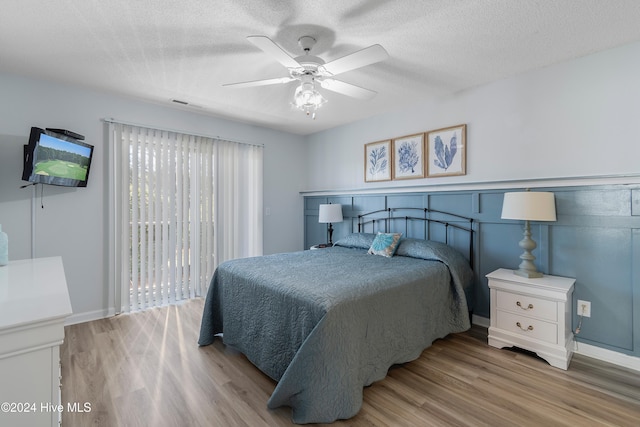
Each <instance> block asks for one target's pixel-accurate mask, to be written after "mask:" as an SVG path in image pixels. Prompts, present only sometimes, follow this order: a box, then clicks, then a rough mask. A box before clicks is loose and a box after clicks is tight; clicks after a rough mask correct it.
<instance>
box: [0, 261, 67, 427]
mask: <svg viewBox="0 0 640 427" xmlns="http://www.w3.org/2000/svg"><path fill="white" fill-rule="evenodd" d="M69 315H71V302H70V301H69V291H68V289H67V281H66V279H65V275H64V267H63V266H62V258H60V257H53V258H37V259H27V260H20V261H10V262H9V264H8V265H6V266H4V267H0V378H2V381H1V382H0V402H1V403H2V404H3V408H2V412H0V425H6V426H57V425H58V424H59V422H60V415H61V413H62V412H63V411H65V410H66V409H67V408H66V407H63V406H61V405H62V402H61V396H60V344H62V342H63V340H64V321H65V319H66V318H67V317H68V316H69Z"/></svg>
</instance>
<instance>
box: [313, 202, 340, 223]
mask: <svg viewBox="0 0 640 427" xmlns="http://www.w3.org/2000/svg"><path fill="white" fill-rule="evenodd" d="M318 222H322V223H327V222H342V205H340V204H328V205H320V211H319V212H318Z"/></svg>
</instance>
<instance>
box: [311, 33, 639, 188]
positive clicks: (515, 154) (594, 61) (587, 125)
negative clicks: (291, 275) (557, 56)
mask: <svg viewBox="0 0 640 427" xmlns="http://www.w3.org/2000/svg"><path fill="white" fill-rule="evenodd" d="M639 76H640V43H635V44H631V45H627V46H623V47H620V48H616V49H612V50H609V51H605V52H601V53H597V54H593V55H590V56H587V57H583V58H580V59H577V60H573V61H570V62H566V63H562V64H557V65H554V66H550V67H547V68H545V69H541V70H536V71H532V72H529V73H527V74H524V75H521V76H518V77H515V78H511V79H508V80H503V81H499V82H496V83H492V84H487V85H484V86H481V87H477V88H474V89H471V90H467V91H464V92H460V93H458V94H456V95H454V96H451V97H449V98H446V99H440V100H435V101H430V102H424V103H422V104H419V105H415V106H413V107H411V108H404V109H401V110H398V111H396V112H394V113H392V114H386V115H382V116H379V117H374V118H371V119H367V120H361V121H359V122H356V123H352V124H349V125H345V126H342V127H339V128H334V129H332V130H329V131H325V132H320V133H317V134H314V135H311V136H310V137H308V143H309V151H308V155H309V160H308V163H309V164H308V168H307V169H308V184H309V187H308V188H307V190H308V191H310V192H314V191H323V190H326V191H335V190H350V191H353V190H359V189H371V188H388V187H400V186H402V187H406V186H427V187H428V186H432V185H433V186H436V185H439V184H454V183H463V184H464V183H481V182H491V181H509V180H530V179H538V178H559V177H584V176H589V177H595V176H607V175H635V176H636V177H637V176H639V174H640V161H639V160H638V159H640V136H639V135H640V132H639V131H638V119H639V114H640V77H639ZM462 123H466V124H467V140H468V144H467V175H466V176H458V177H440V178H425V179H417V180H403V181H392V182H384V183H379V182H378V183H365V182H364V166H363V163H364V144H366V143H368V142H374V141H379V140H384V139H389V138H394V137H399V136H403V135H409V134H413V133H418V132H422V131H427V130H433V129H438V128H443V127H448V126H453V125H458V124H462Z"/></svg>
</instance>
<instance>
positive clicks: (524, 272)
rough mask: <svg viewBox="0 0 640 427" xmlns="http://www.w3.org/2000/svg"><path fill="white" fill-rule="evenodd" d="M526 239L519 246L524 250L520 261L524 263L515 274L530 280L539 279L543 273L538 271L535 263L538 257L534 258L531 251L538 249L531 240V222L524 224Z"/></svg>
mask: <svg viewBox="0 0 640 427" xmlns="http://www.w3.org/2000/svg"><path fill="white" fill-rule="evenodd" d="M523 234H524V238H523V239H522V240H521V241H520V244H519V246H520V247H521V248H522V249H524V252H523V253H522V255H520V259H521V260H522V262H521V263H520V265H519V266H518V269H517V270H514V273H515V274H517V275H518V276H521V277H526V278H528V279H538V278H540V277H542V276H543V274H542V273H540V272H539V271H538V269H537V268H536V265H535V264H534V263H533V261H535V260H536V257H535V256H533V254H532V253H531V251H533V250H534V249H535V248H536V246H537V245H536V242H535V241H534V240H533V239H532V238H531V226H530V225H529V221H525V222H524V233H523Z"/></svg>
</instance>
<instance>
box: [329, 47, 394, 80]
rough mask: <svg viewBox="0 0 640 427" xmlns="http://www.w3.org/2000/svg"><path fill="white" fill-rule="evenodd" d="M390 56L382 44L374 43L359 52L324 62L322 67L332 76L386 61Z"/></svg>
mask: <svg viewBox="0 0 640 427" xmlns="http://www.w3.org/2000/svg"><path fill="white" fill-rule="evenodd" d="M388 57H389V54H388V53H387V51H386V50H384V48H383V47H382V46H380V45H379V44H374V45H373V46H369V47H365V48H364V49H361V50H359V51H357V52H354V53H352V54H349V55H347V56H343V57H342V58H338V59H335V60H333V61H331V62H328V63H326V64H324V65H323V66H322V68H324V71H326V72H328V73H329V74H331V75H332V76H337V75H338V74H341V73H344V72H347V71H351V70H354V69H356V68H360V67H364V66H366V65H370V64H375V63H376V62H380V61H384V60H385V59H387V58H388Z"/></svg>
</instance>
